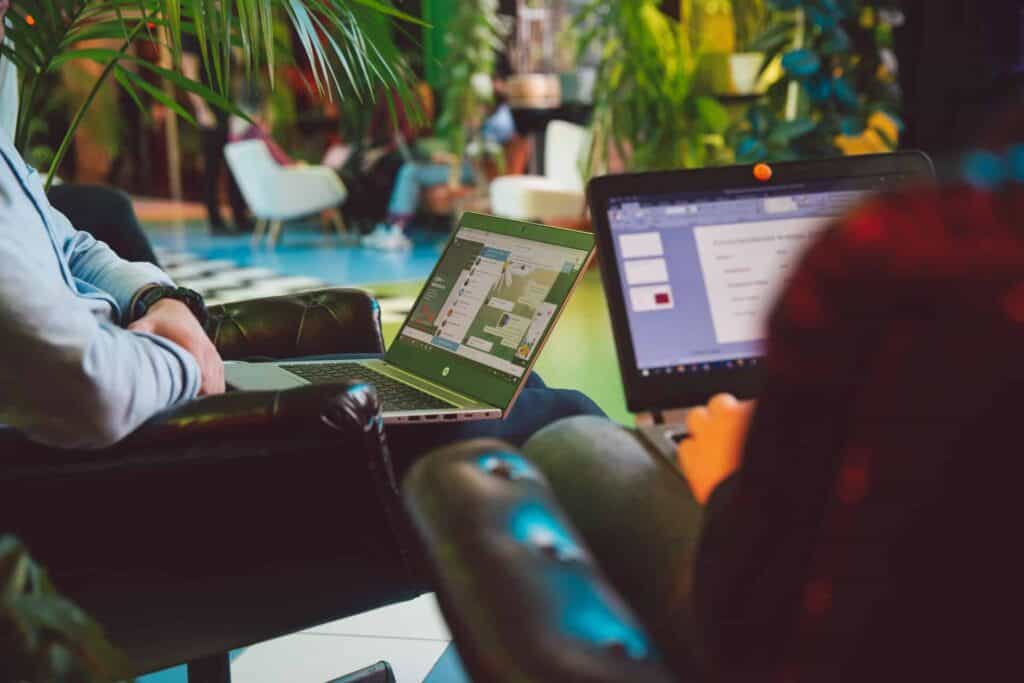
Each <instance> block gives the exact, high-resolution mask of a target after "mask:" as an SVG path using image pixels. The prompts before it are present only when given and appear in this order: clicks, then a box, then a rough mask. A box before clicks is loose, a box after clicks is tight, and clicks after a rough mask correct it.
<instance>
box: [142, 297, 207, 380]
mask: <svg viewBox="0 0 1024 683" xmlns="http://www.w3.org/2000/svg"><path fill="white" fill-rule="evenodd" d="M128 329H129V330H132V331H133V332H148V333H149V334H155V335H157V336H158V337H163V338H164V339H170V340H171V341H172V342H174V343H175V344H177V345H178V346H180V347H181V348H183V349H185V350H186V351H188V352H189V353H191V354H192V356H193V357H194V358H195V359H196V362H197V363H198V364H199V371H200V373H201V374H202V377H203V381H202V385H201V386H200V387H199V395H200V396H210V395H212V394H223V393H224V361H223V360H221V357H220V354H219V353H217V349H216V347H214V345H213V342H211V341H210V338H209V337H208V336H206V332H204V331H203V328H202V327H201V326H200V325H199V321H198V320H196V317H195V316H194V315H192V311H190V310H189V309H188V306H186V305H185V304H183V303H182V302H180V301H175V300H174V299H161V300H160V301H157V302H156V303H155V304H153V305H152V306H151V307H150V309H149V312H148V313H146V315H144V316H142V317H141V318H139V319H138V320H136V321H135V322H133V323H132V324H131V325H129V326H128Z"/></svg>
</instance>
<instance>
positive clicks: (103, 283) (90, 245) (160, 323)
mask: <svg viewBox="0 0 1024 683" xmlns="http://www.w3.org/2000/svg"><path fill="white" fill-rule="evenodd" d="M49 211H50V223H51V226H52V229H53V232H54V235H55V237H56V238H57V241H58V244H60V245H61V248H62V250H63V252H64V254H65V256H66V257H67V260H68V264H69V265H70V267H71V273H72V275H74V277H76V278H77V279H79V280H81V281H84V282H87V283H89V284H90V285H93V286H94V287H96V288H98V289H99V290H101V291H103V292H106V293H107V294H109V295H110V296H111V297H113V299H114V301H115V302H116V304H117V308H118V310H117V319H118V321H119V322H120V323H121V324H122V325H129V326H130V327H129V329H131V330H132V331H135V332H143V333H147V334H151V335H156V336H159V337H161V338H163V339H167V340H170V341H172V342H174V343H175V344H177V345H178V346H180V347H181V348H183V349H185V350H186V351H187V352H188V353H189V354H190V355H191V356H192V357H193V358H194V359H195V360H196V361H197V362H198V363H199V370H200V375H201V383H200V391H199V393H200V394H202V395H209V394H219V393H223V391H224V362H223V361H222V360H221V358H220V355H219V354H218V353H217V350H216V349H215V348H214V346H213V343H212V342H211V341H210V339H209V338H208V337H207V336H206V333H205V332H204V331H203V328H202V326H201V325H200V324H199V321H198V320H197V319H196V318H195V316H194V315H193V314H192V313H191V312H190V311H189V309H188V307H187V306H185V305H184V304H182V303H181V302H178V301H174V300H172V299H168V300H161V301H158V302H157V303H156V304H154V305H153V307H152V308H151V309H150V310H149V311H148V312H147V313H146V315H145V316H144V317H142V318H140V319H138V320H135V319H134V304H135V301H136V300H137V299H138V297H139V296H140V295H141V294H142V293H143V292H145V291H146V290H147V289H149V288H150V287H154V286H159V285H162V286H167V287H172V286H174V282H173V281H172V280H171V278H169V277H168V276H167V274H166V273H164V272H163V271H162V270H160V269H159V268H157V267H156V266H154V265H153V264H151V263H133V262H130V261H125V260H123V259H121V258H120V257H119V256H118V255H117V254H115V253H114V251H113V250H112V249H111V248H110V247H108V246H107V245H106V244H104V243H103V242H100V241H99V240H97V239H95V238H94V237H93V236H92V235H90V234H89V233H87V232H83V231H80V230H75V228H74V227H73V226H72V225H71V222H70V221H69V220H68V219H67V217H65V216H64V214H62V213H61V212H60V211H57V210H56V209H54V208H53V207H49Z"/></svg>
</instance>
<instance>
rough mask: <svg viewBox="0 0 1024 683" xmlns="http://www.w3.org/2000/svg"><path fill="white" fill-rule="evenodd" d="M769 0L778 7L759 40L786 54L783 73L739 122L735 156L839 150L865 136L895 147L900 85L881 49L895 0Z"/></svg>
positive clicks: (751, 158)
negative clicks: (897, 84)
mask: <svg viewBox="0 0 1024 683" xmlns="http://www.w3.org/2000/svg"><path fill="white" fill-rule="evenodd" d="M770 1H771V3H772V4H773V5H774V7H775V8H776V9H777V10H779V13H778V14H777V15H776V20H775V22H774V23H773V24H772V25H770V26H769V27H768V29H767V30H766V31H765V33H764V34H763V35H762V37H761V38H760V39H759V40H758V42H759V44H760V45H761V46H762V47H763V48H764V49H765V50H766V52H767V55H768V57H769V59H773V58H774V57H775V56H776V55H779V56H781V64H782V68H783V70H784V74H785V77H784V78H783V79H781V80H779V81H778V82H777V83H776V84H775V85H773V86H772V88H771V89H770V90H769V92H768V98H767V101H766V102H764V103H761V104H758V105H756V106H754V107H751V108H750V110H749V112H748V113H747V116H746V118H745V120H744V121H743V122H742V124H741V125H740V126H739V128H738V129H737V131H736V135H735V138H734V140H733V144H734V148H735V151H736V158H737V160H738V161H740V162H745V163H746V162H756V161H764V160H777V161H785V160H790V159H800V158H809V157H811V158H812V157H826V156H838V155H841V154H843V153H844V150H851V151H852V150H855V149H857V148H858V146H857V145H852V144H849V143H850V142H851V141H854V140H859V139H861V138H863V137H865V136H867V137H870V138H872V139H874V140H876V143H877V144H875V145H874V146H873V150H874V151H886V150H891V149H894V148H895V146H896V144H897V140H896V138H897V137H898V131H899V128H901V127H902V123H901V122H900V119H899V115H898V110H899V91H898V88H897V87H896V83H895V78H894V73H893V70H892V69H890V68H887V67H886V59H885V56H884V51H885V49H886V48H887V46H888V44H889V42H890V41H891V33H892V23H891V22H892V18H893V17H894V16H895V15H894V14H893V13H889V12H886V11H884V10H886V9H887V8H888V6H889V5H892V4H893V3H892V2H886V1H884V0H882V1H878V0H848V1H846V2H842V3H840V2H820V1H818V0H770ZM848 144H849V146H848Z"/></svg>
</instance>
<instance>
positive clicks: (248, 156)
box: [224, 140, 281, 218]
mask: <svg viewBox="0 0 1024 683" xmlns="http://www.w3.org/2000/svg"><path fill="white" fill-rule="evenodd" d="M224 158H225V159H226V160H227V162H228V168H230V169H231V175H233V176H234V178H235V183H237V184H238V189H239V191H240V192H241V193H242V197H243V198H244V199H245V203H246V204H248V205H249V209H250V210H251V211H252V213H253V215H254V216H256V218H266V217H269V216H272V215H273V213H274V212H273V196H274V193H273V192H271V189H272V188H273V185H274V178H276V177H277V176H278V174H280V172H281V167H280V166H279V165H278V163H277V162H276V161H274V157H273V156H271V154H270V150H269V149H268V148H267V145H266V144H265V143H264V142H263V141H262V140H243V141H241V142H231V143H228V144H227V145H225V146H224Z"/></svg>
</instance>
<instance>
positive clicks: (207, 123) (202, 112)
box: [181, 52, 217, 128]
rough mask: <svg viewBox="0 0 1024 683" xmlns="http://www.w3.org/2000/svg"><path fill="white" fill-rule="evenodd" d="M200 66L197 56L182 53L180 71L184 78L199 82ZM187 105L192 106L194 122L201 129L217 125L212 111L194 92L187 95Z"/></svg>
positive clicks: (190, 53)
mask: <svg viewBox="0 0 1024 683" xmlns="http://www.w3.org/2000/svg"><path fill="white" fill-rule="evenodd" d="M202 68H203V67H202V64H200V63H199V55H197V54H195V53H192V52H183V53H182V55H181V71H182V74H184V76H185V78H187V79H189V80H190V81H195V82H197V83H198V82H201V79H200V70H201V69H202ZM187 97H188V101H189V104H191V105H192V110H193V111H194V112H195V113H196V122H197V123H198V124H199V125H200V126H202V127H203V128H214V127H216V125H217V116H216V114H214V113H213V109H211V108H210V105H209V104H207V102H206V100H204V99H203V98H202V97H201V96H200V95H197V94H196V93H194V92H190V93H187Z"/></svg>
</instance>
